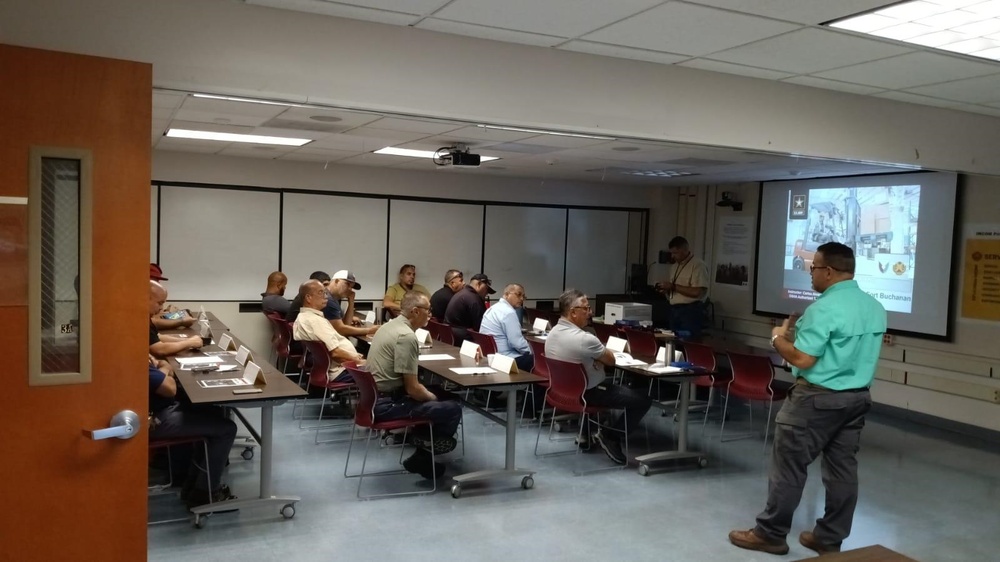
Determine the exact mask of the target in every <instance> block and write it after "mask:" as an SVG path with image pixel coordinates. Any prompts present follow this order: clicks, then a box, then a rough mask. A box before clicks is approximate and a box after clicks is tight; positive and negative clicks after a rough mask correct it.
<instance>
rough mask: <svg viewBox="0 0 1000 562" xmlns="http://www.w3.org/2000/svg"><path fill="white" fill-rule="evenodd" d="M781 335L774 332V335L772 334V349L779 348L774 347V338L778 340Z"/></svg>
mask: <svg viewBox="0 0 1000 562" xmlns="http://www.w3.org/2000/svg"><path fill="white" fill-rule="evenodd" d="M780 337H781V334H774V335H773V336H771V348H772V349H778V348H777V347H774V340H776V339H778V338H780Z"/></svg>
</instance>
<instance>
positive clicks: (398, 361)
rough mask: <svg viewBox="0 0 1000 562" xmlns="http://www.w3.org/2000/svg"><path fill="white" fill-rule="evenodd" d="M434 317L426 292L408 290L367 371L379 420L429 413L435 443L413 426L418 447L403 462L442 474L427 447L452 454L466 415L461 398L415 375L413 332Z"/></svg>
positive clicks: (427, 474) (375, 342)
mask: <svg viewBox="0 0 1000 562" xmlns="http://www.w3.org/2000/svg"><path fill="white" fill-rule="evenodd" d="M430 317H431V306H430V301H429V299H428V298H427V296H426V295H424V294H422V293H418V292H416V291H409V292H407V293H406V294H405V295H404V296H403V300H402V301H401V302H400V313H399V316H397V317H395V318H393V319H392V320H390V321H389V322H387V323H385V324H384V325H383V326H382V328H381V329H379V331H377V332H375V337H374V338H373V339H372V345H371V349H370V350H369V351H368V370H369V371H371V373H372V376H373V377H374V378H375V384H376V386H378V390H379V398H378V400H377V401H376V402H375V408H374V409H373V413H374V415H375V421H391V420H398V419H407V418H426V419H429V420H430V421H431V424H432V425H433V428H434V442H433V443H431V441H430V439H429V438H428V435H426V434H422V433H420V432H419V430H421V429H423V428H417V429H416V430H414V434H413V435H412V437H411V438H410V439H411V442H412V443H413V444H414V445H416V446H417V451H416V452H415V453H413V455H412V456H411V457H409V458H408V459H406V460H405V461H403V467H404V468H406V470H408V471H410V472H415V473H418V474H420V475H421V476H423V477H424V478H428V479H430V478H434V477H435V476H436V477H438V478H440V477H441V476H443V475H444V468H445V467H444V465H442V464H440V463H434V464H432V463H431V455H430V453H429V452H428V450H429V449H431V448H432V447H433V449H434V453H435V454H443V453H449V452H451V451H452V450H454V449H455V444H456V442H455V437H454V435H455V432H456V431H457V430H458V423H459V422H460V421H461V420H462V406H461V404H460V403H459V402H458V399H457V397H455V396H454V395H452V394H451V393H449V392H447V391H445V390H444V389H442V388H441V387H438V386H424V385H423V384H422V383H421V382H420V380H419V379H418V378H417V371H418V369H419V365H418V360H419V357H420V348H419V345H418V343H417V336H416V335H415V334H414V333H413V332H414V330H416V329H417V328H423V327H424V326H426V325H427V321H428V320H429V319H430Z"/></svg>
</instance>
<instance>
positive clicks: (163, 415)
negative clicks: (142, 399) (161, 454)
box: [149, 357, 236, 509]
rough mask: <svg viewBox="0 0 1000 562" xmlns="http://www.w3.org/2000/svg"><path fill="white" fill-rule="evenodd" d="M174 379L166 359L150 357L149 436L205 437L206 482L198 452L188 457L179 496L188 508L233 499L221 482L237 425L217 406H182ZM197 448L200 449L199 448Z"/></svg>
mask: <svg viewBox="0 0 1000 562" xmlns="http://www.w3.org/2000/svg"><path fill="white" fill-rule="evenodd" d="M176 395H177V380H176V379H175V378H174V373H173V370H172V369H171V368H170V365H168V364H167V362H166V361H163V360H159V361H157V360H156V359H154V358H153V357H150V358H149V412H150V416H149V437H150V439H173V438H180V437H204V438H206V439H208V472H209V474H210V475H211V477H212V481H211V482H209V481H208V479H207V478H206V475H205V471H204V470H202V469H201V468H199V466H205V462H204V460H201V457H200V454H199V453H196V454H194V455H193V456H192V457H191V464H190V466H189V468H188V475H187V479H186V480H185V482H184V486H183V489H182V491H181V497H182V499H183V500H184V502H185V503H186V504H187V506H188V509H190V508H192V507H195V506H198V505H204V504H206V503H209V497H211V500H212V502H219V501H224V500H228V499H235V496H233V495H232V494H231V493H230V492H229V486H223V485H222V471H223V470H224V469H225V468H226V461H227V460H229V450H230V449H232V447H233V441H234V440H235V439H236V424H235V423H233V422H232V421H231V420H229V419H226V417H225V416H224V415H222V411H221V410H218V409H216V408H184V407H182V406H181V403H180V402H178V401H177V400H176V399H175V396H176ZM199 450H200V449H199Z"/></svg>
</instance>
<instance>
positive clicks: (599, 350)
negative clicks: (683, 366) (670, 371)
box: [545, 289, 652, 464]
mask: <svg viewBox="0 0 1000 562" xmlns="http://www.w3.org/2000/svg"><path fill="white" fill-rule="evenodd" d="M559 313H560V318H559V323H557V324H556V325H555V327H553V328H552V331H551V332H549V337H548V338H547V339H546V340H545V356H546V357H547V358H551V359H557V360H559V361H567V362H570V363H580V364H582V365H583V368H584V370H585V371H586V372H587V390H586V391H585V392H584V393H583V398H584V400H586V401H587V405H588V406H598V407H602V408H613V409H620V410H624V414H623V415H622V416H621V417H619V418H618V419H617V420H616V421H615V422H614V423H611V424H608V427H610V428H612V429H617V430H621V431H624V432H625V433H630V432H631V431H632V430H633V429H635V427H636V426H637V425H638V424H639V420H641V419H642V417H643V416H644V415H646V412H647V411H649V407H650V406H651V405H652V402H651V401H650V399H649V398H647V397H646V396H644V395H642V394H639V393H637V392H635V391H634V390H631V389H628V388H625V387H623V386H614V385H611V384H606V383H605V378H606V375H605V374H604V366H605V365H610V366H614V364H615V356H614V354H613V353H611V351H609V350H608V349H606V348H605V347H604V345H603V344H601V340H599V339H597V336H595V335H594V334H592V333H590V332H587V331H584V330H583V327H584V326H586V325H587V323H588V322H590V316H591V309H590V302H589V301H588V300H587V295H585V294H583V293H582V292H580V291H577V290H576V289H568V290H567V291H566V292H564V293H563V294H562V295H560V297H559ZM626 420H627V421H628V425H627V426H626V424H625V422H626ZM618 435H619V434H618V433H617V432H616V433H605V432H603V431H598V432H597V433H595V434H594V436H593V439H594V441H596V442H597V443H598V444H599V445H600V446H601V448H602V449H604V452H605V453H607V455H608V457H609V458H610V459H611V460H613V461H614V462H616V463H618V464H626V463H628V457H626V456H625V453H624V452H623V451H622V447H621V441H620V438H619V437H618Z"/></svg>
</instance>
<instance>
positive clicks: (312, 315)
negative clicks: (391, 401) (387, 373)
mask: <svg viewBox="0 0 1000 562" xmlns="http://www.w3.org/2000/svg"><path fill="white" fill-rule="evenodd" d="M299 296H300V297H302V308H301V309H300V310H299V315H298V317H297V318H296V319H295V324H294V326H293V328H292V337H293V338H295V339H296V340H298V341H319V342H323V345H325V346H326V349H327V351H329V352H330V369H329V371H328V372H327V380H330V381H333V382H351V381H353V380H354V379H353V378H351V374H350V373H348V372H347V371H346V370H344V367H342V366H341V363H343V362H345V361H359V362H363V361H364V357H363V356H362V355H361V354H360V353H358V351H357V350H356V349H354V345H352V344H351V341H350V340H348V339H347V338H345V337H344V336H342V335H340V334H338V333H337V331H336V330H334V329H333V326H332V325H331V324H330V322H329V321H328V320H327V319H326V318H323V312H322V310H323V308H324V307H326V289H324V288H323V285H322V284H321V283H320V282H319V281H317V280H315V279H310V280H309V281H306V282H305V283H303V284H302V285H300V286H299Z"/></svg>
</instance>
